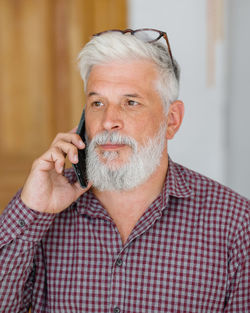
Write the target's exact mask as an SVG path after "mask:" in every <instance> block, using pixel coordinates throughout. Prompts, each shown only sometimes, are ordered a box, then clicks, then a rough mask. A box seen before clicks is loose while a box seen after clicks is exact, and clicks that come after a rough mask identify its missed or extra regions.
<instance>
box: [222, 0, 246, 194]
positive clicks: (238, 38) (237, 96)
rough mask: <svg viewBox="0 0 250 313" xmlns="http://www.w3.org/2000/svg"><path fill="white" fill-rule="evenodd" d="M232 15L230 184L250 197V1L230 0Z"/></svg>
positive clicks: (229, 63) (230, 24)
mask: <svg viewBox="0 0 250 313" xmlns="http://www.w3.org/2000/svg"><path fill="white" fill-rule="evenodd" d="M228 9H229V10H228V11H229V16H228V50H229V53H228V94H227V103H228V107H229V110H228V125H227V130H228V139H227V143H228V145H227V156H228V158H227V159H228V163H227V172H226V174H227V175H226V178H227V182H228V184H229V185H230V186H231V187H232V188H233V189H235V190H238V191H239V192H240V193H242V194H244V195H246V196H247V197H248V198H250V95H249V93H250V60H249V58H250V1H249V0H237V1H235V0H230V1H229V8H228Z"/></svg>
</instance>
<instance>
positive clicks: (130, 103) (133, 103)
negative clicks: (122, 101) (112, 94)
mask: <svg viewBox="0 0 250 313" xmlns="http://www.w3.org/2000/svg"><path fill="white" fill-rule="evenodd" d="M137 105H139V102H137V101H134V100H128V106H131V107H134V106H137Z"/></svg>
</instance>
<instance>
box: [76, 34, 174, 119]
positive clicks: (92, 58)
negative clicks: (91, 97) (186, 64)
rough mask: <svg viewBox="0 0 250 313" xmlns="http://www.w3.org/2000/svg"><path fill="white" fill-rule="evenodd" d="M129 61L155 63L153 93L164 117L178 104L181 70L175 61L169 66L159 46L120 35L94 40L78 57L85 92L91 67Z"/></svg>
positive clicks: (156, 43) (163, 51)
mask: <svg viewBox="0 0 250 313" xmlns="http://www.w3.org/2000/svg"><path fill="white" fill-rule="evenodd" d="M131 59H132V60H133V59H146V60H150V61H153V63H155V65H156V69H157V70H158V73H159V79H158V81H157V82H156V90H157V91H158V92H159V94H160V96H161V98H162V100H163V105H164V110H165V113H166V114H167V112H168V107H169V105H170V103H172V102H173V101H175V100H177V98H178V95H179V76H180V69H179V66H178V64H177V62H176V61H175V60H174V61H173V63H172V61H171V58H170V56H169V53H168V49H167V45H163V44H161V43H160V42H154V43H148V42H145V41H142V40H140V39H138V38H136V37H135V36H131V35H129V34H126V35H124V34H122V33H119V32H107V33H104V34H102V35H100V36H94V37H93V38H92V39H91V40H90V41H89V42H88V43H87V44H86V45H85V47H84V48H83V49H82V50H81V51H80V53H79V56H78V61H79V63H78V65H79V68H80V74H81V77H82V79H83V82H84V88H85V91H86V86H87V81H88V77H89V74H90V72H91V70H92V67H93V66H94V65H98V64H104V63H109V62H112V61H119V60H123V61H124V60H131Z"/></svg>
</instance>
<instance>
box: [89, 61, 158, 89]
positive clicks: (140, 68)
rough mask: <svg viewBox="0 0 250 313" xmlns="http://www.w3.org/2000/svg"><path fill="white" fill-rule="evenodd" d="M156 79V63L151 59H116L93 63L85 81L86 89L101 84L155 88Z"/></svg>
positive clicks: (106, 85)
mask: <svg viewBox="0 0 250 313" xmlns="http://www.w3.org/2000/svg"><path fill="white" fill-rule="evenodd" d="M157 79H158V72H157V69H156V65H155V64H154V63H153V62H151V61H148V60H133V61H116V62H110V63H106V64H101V65H94V66H93V67H92V70H91V72H90V75H89V79H88V82H87V90H88V91H90V90H89V89H92V88H98V87H101V86H103V87H104V86H105V87H108V86H110V87H112V86H114V87H116V88H118V87H121V88H122V87H124V88H126V87H130V88H135V89H136V88H139V89H142V90H143V89H148V88H153V89H155V82H156V81H157Z"/></svg>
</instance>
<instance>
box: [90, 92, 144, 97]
mask: <svg viewBox="0 0 250 313" xmlns="http://www.w3.org/2000/svg"><path fill="white" fill-rule="evenodd" d="M87 96H88V97H93V96H101V95H100V94H99V93H98V92H95V91H90V92H89V93H88V95H87ZM123 96H124V97H130V98H142V97H141V96H140V95H138V94H137V93H132V94H130V93H128V94H125V95H123Z"/></svg>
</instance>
